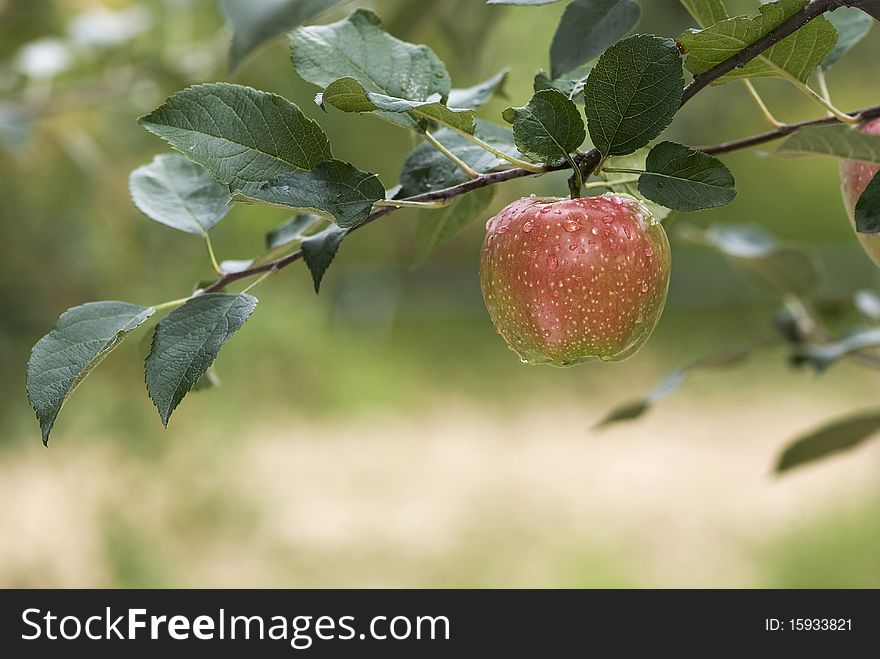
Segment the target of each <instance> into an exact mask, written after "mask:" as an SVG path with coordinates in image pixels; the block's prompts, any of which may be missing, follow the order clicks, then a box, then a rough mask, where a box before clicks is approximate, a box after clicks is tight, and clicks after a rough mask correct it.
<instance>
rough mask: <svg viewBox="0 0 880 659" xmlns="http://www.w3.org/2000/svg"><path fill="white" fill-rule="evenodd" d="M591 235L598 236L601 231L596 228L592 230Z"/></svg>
mask: <svg viewBox="0 0 880 659" xmlns="http://www.w3.org/2000/svg"><path fill="white" fill-rule="evenodd" d="M590 233H592V234H593V235H594V236H598V235H599V229H597V228H596V227H593V228H592V229H590Z"/></svg>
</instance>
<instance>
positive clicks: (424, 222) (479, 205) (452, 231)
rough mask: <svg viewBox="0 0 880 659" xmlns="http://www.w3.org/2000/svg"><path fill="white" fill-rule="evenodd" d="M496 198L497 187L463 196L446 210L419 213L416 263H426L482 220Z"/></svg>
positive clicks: (482, 189) (481, 189)
mask: <svg viewBox="0 0 880 659" xmlns="http://www.w3.org/2000/svg"><path fill="white" fill-rule="evenodd" d="M494 196H495V186H489V187H486V188H480V189H478V190H474V191H473V192H469V193H467V194H466V195H464V196H462V197H459V198H458V199H456V200H455V201H454V202H453V203H452V204H451V205H449V206H447V207H446V208H443V209H440V210H426V211H423V212H421V213H419V218H418V220H417V222H418V224H417V225H416V245H417V247H418V255H417V256H416V263H421V262H422V261H424V260H425V259H426V258H427V257H428V255H429V254H430V253H431V252H433V251H434V250H435V249H437V248H438V247H440V246H442V245H444V244H446V243H447V242H449V241H450V240H452V239H453V238H455V236H457V235H458V234H459V233H460V232H461V231H462V230H463V229H464V228H465V227H466V226H468V225H469V224H470V223H471V222H473V221H474V220H476V219H477V218H479V217H481V216H482V215H483V214H484V213H485V211H486V209H487V208H488V207H489V204H491V203H492V198H493V197H494Z"/></svg>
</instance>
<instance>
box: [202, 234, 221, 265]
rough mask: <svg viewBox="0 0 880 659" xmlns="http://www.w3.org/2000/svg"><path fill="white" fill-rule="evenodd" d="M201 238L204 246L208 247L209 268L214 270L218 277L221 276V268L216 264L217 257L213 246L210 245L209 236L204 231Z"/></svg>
mask: <svg viewBox="0 0 880 659" xmlns="http://www.w3.org/2000/svg"><path fill="white" fill-rule="evenodd" d="M202 236H203V237H204V238H205V245H206V246H207V247H208V258H210V259H211V267H212V268H214V272H216V273H217V274H218V275H222V274H223V268H221V267H220V264H219V263H218V262H217V255H216V254H215V253H214V245H213V243H211V236H210V235H209V234H208V232H207V231H204V232H203V233H202Z"/></svg>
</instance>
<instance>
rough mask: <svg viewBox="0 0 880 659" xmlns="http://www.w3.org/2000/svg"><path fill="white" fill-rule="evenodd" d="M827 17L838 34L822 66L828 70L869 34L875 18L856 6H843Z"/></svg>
mask: <svg viewBox="0 0 880 659" xmlns="http://www.w3.org/2000/svg"><path fill="white" fill-rule="evenodd" d="M825 17H826V18H827V19H828V20H829V21H830V22H831V24H832V25H833V26H834V29H835V30H837V34H838V37H837V44H836V45H835V46H834V49H833V50H832V51H831V52H830V53H828V55H827V56H826V57H825V59H824V60H822V68H823V69H826V70H827V69H829V68H830V67H831V65H832V64H834V63H835V62H836V61H837V60H839V59H840V58H841V57H843V56H844V55H845V54H846V53H847V52H849V49H850V48H852V47H853V46H855V45H856V44H857V43H858V42H859V41H861V40H862V39H863V38H864V37H865V35H867V34H868V31H869V30H870V29H871V26H872V25H873V24H874V19H872V18H871V17H870V16H868V15H867V14H866V13H865V12H863V11H862V10H860V9H855V8H854V7H841V8H840V9H837V10H835V11H832V12H830V13H828V14H825Z"/></svg>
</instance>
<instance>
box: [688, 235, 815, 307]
mask: <svg viewBox="0 0 880 659" xmlns="http://www.w3.org/2000/svg"><path fill="white" fill-rule="evenodd" d="M688 229H689V230H688V231H687V232H682V234H681V235H682V237H684V238H686V239H689V240H691V241H693V242H697V243H701V244H704V245H707V246H710V247H713V248H715V249H717V250H718V251H719V252H721V253H722V254H724V256H726V257H727V259H728V261H729V262H730V264H731V265H733V266H734V267H735V268H736V269H737V270H738V271H739V272H740V273H742V274H743V275H744V276H745V278H746V279H747V280H748V281H749V282H751V283H752V284H753V285H755V286H757V287H758V288H763V289H765V290H769V291H771V292H773V293H775V294H777V295H782V296H787V295H793V296H797V297H803V296H808V295H812V294H813V293H815V292H816V291H817V290H818V289H819V287H820V286H821V284H822V274H821V271H820V270H819V265H818V263H817V261H816V259H815V257H814V256H813V255H812V254H809V253H807V252H805V251H803V250H800V249H797V248H794V247H789V246H785V245H779V244H777V243H776V241H775V240H774V239H773V238H772V236H770V235H769V234H767V233H766V232H765V231H763V230H762V229H759V228H757V227H737V226H715V227H710V228H709V229H707V230H706V231H700V230H699V229H696V228H695V227H688Z"/></svg>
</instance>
